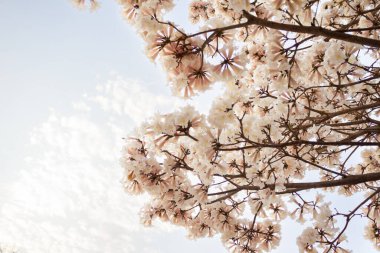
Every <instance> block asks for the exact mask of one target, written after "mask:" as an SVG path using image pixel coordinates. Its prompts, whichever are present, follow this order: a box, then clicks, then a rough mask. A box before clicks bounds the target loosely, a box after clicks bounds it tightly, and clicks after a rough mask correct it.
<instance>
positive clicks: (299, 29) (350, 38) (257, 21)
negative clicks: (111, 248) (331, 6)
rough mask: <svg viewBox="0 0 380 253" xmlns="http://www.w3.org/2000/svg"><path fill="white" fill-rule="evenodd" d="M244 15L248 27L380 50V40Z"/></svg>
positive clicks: (248, 14) (245, 12) (244, 13)
mask: <svg viewBox="0 0 380 253" xmlns="http://www.w3.org/2000/svg"><path fill="white" fill-rule="evenodd" d="M243 15H244V16H245V17H246V18H247V19H248V21H247V22H246V23H245V24H246V25H258V26H263V27H268V28H272V29H276V30H283V31H288V32H296V33H306V34H313V35H317V36H322V37H326V38H332V39H337V40H342V41H347V42H351V43H355V44H360V45H365V46H370V47H375V48H380V41H379V40H375V39H370V38H365V37H360V36H356V35H351V34H347V33H344V32H343V31H331V30H328V29H326V28H323V27H316V26H300V25H291V24H283V23H277V22H273V21H269V20H265V19H261V18H258V17H255V16H253V15H251V14H250V13H248V12H247V11H245V10H243Z"/></svg>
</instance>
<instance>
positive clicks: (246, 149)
mask: <svg viewBox="0 0 380 253" xmlns="http://www.w3.org/2000/svg"><path fill="white" fill-rule="evenodd" d="M119 2H120V4H121V5H122V8H123V13H124V16H125V17H126V19H127V20H128V22H130V23H131V24H132V25H133V26H134V27H135V29H136V31H137V33H138V34H139V35H140V36H141V37H142V38H143V39H144V41H145V43H146V44H145V45H146V53H147V56H148V57H149V58H150V59H152V60H153V61H156V62H159V63H160V64H161V66H162V67H163V69H164V70H165V72H166V73H167V80H168V83H169V85H170V87H171V88H172V90H173V94H174V95H176V96H181V97H184V98H191V97H192V96H195V95H196V94H198V93H200V92H203V91H205V90H207V89H209V88H210V87H211V86H212V85H213V84H214V83H216V82H219V83H222V84H223V87H224V88H223V89H224V93H223V94H222V95H221V96H219V97H217V98H215V100H214V101H213V105H212V108H211V110H210V111H209V113H208V115H201V114H199V113H198V112H196V111H195V110H194V109H193V108H192V107H189V106H188V107H184V108H180V109H178V110H177V111H175V112H173V113H170V114H165V115H157V116H155V117H154V118H152V119H150V120H148V121H147V122H146V123H145V124H143V125H141V126H140V127H139V128H138V129H137V130H136V132H135V133H133V134H132V135H131V138H129V139H128V141H127V143H126V146H125V149H124V152H123V158H122V165H123V167H124V168H125V179H124V185H125V188H126V190H127V191H128V192H131V193H136V194H138V193H141V192H147V193H149V195H150V196H151V197H152V201H151V202H149V203H148V204H147V206H146V207H145V208H144V209H143V211H142V221H143V223H144V224H146V225H150V224H151V223H152V220H153V219H155V218H159V219H161V220H164V221H169V222H171V223H173V224H178V225H181V226H183V227H186V228H187V229H188V231H189V235H190V237H192V238H197V237H204V236H213V235H214V234H217V233H219V234H221V236H222V240H223V242H224V243H225V245H226V246H227V247H228V248H230V249H231V251H232V252H262V251H270V250H271V249H273V248H275V247H276V246H277V245H278V244H279V240H280V223H281V220H283V219H284V218H286V217H287V216H289V217H291V218H294V219H295V220H296V221H298V222H301V223H304V222H308V225H309V226H308V227H307V228H305V230H304V231H303V232H302V234H301V235H300V236H299V237H298V239H297V245H298V246H299V249H300V252H318V251H319V250H320V251H323V252H330V251H331V252H348V251H347V250H346V249H345V248H344V242H345V240H346V235H345V231H346V228H347V226H348V223H349V222H350V221H351V220H352V219H353V218H357V216H358V214H359V213H360V212H361V213H360V214H361V216H362V217H365V218H366V219H367V220H368V222H369V225H368V228H367V230H366V232H365V235H366V237H367V238H368V239H370V240H372V241H373V242H374V243H375V245H376V247H378V248H380V221H379V206H380V202H379V201H380V200H379V198H380V196H379V192H380V190H379V188H378V187H379V185H378V180H380V171H379V168H380V152H379V145H380V144H379V132H380V121H379V120H378V116H379V113H380V110H379V109H380V93H379V92H380V89H379V79H380V74H379V73H380V65H379V58H380V55H379V52H380V50H379V48H380V41H379V40H380V29H379V25H378V24H380V17H379V10H380V5H379V3H377V1H374V0H340V1H337V0H327V1H320V0H270V1H264V0H262V1H260V0H258V1H257V0H256V1H246V0H241V1H233V0H222V1H216V0H194V1H191V2H190V4H189V15H188V16H189V19H190V21H191V22H192V23H193V24H194V25H198V26H199V32H196V33H187V32H186V31H185V30H184V29H182V28H181V27H180V26H179V25H177V24H175V23H174V22H171V21H166V20H165V15H166V14H167V13H168V12H169V11H171V10H172V9H173V7H174V3H173V1H171V0H119ZM358 154H361V156H362V159H361V160H360V159H358V158H357V157H358ZM355 157H356V158H355ZM310 175H313V178H314V179H315V181H312V182H305V178H310ZM309 189H313V191H312V193H310V194H307V197H305V196H304V194H303V193H304V191H305V190H309ZM323 191H334V192H338V193H339V194H343V195H345V196H351V195H353V194H355V193H357V192H363V193H364V195H365V197H366V198H365V199H364V200H363V202H361V203H354V206H353V207H352V210H351V211H350V212H348V213H343V212H339V211H333V210H337V209H336V208H337V207H335V206H334V207H333V204H332V203H329V202H327V201H323ZM355 204H356V205H355ZM342 220H343V222H342ZM344 222H346V223H345V225H343V226H341V227H340V226H339V224H341V223H343V224H344Z"/></svg>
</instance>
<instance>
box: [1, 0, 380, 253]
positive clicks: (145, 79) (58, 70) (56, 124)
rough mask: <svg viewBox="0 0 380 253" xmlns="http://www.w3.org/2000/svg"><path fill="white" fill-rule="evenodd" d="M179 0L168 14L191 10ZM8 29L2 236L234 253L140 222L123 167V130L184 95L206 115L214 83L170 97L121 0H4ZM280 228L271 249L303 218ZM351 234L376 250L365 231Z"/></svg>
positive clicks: (286, 247) (42, 244)
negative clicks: (95, 5) (87, 0)
mask: <svg viewBox="0 0 380 253" xmlns="http://www.w3.org/2000/svg"><path fill="white" fill-rule="evenodd" d="M181 3H182V4H180V6H179V7H178V11H177V14H174V15H173V16H172V18H174V19H179V20H180V19H183V18H182V16H183V15H181V11H182V13H183V11H185V10H186V6H185V5H184V4H183V2H181ZM0 32H1V40H0V88H1V92H0V117H1V119H2V120H1V124H0V140H1V145H0V173H1V177H0V213H1V214H0V246H1V245H6V246H7V247H16V248H18V249H19V250H20V252H27V253H34V252H36V253H37V252H39V253H41V252H43V253H45V252H54V253H60V252H65V253H70V252H75V253H76V252H78V253H79V252H80V253H86V252H95V253H96V252H113V253H133V252H152V253H156V252H157V253H172V252H173V253H174V252H178V249H179V248H180V250H181V252H183V253H190V252H227V251H226V249H225V248H224V247H223V246H222V245H221V243H220V242H219V239H218V238H213V239H210V238H207V239H201V240H196V241H194V240H189V239H187V237H186V232H185V231H184V229H181V228H178V227H175V226H171V225H168V224H163V223H159V222H156V223H155V224H154V226H153V227H152V228H146V227H143V226H142V225H141V224H140V223H139V215H138V211H139V209H140V208H141V207H142V205H143V203H144V202H146V201H147V200H148V196H140V197H132V196H129V195H128V194H126V193H125V192H124V191H123V189H122V184H121V179H122V175H123V171H122V169H121V167H120V166H119V159H120V150H121V148H122V145H123V139H122V138H123V137H126V136H127V135H128V133H129V132H131V131H132V130H133V128H134V127H136V126H137V125H138V124H139V123H141V122H142V121H143V120H144V119H146V118H148V117H149V116H150V115H153V114H154V113H157V112H166V111H171V110H173V109H174V108H176V107H178V106H180V105H183V104H185V103H190V104H192V105H194V106H195V107H196V108H197V109H198V110H200V111H202V112H204V113H207V110H208V108H209V106H210V103H211V101H212V99H211V98H212V97H213V96H215V94H217V93H218V92H219V91H218V90H215V91H210V92H208V93H206V94H204V95H202V96H200V97H197V98H196V99H194V100H192V101H187V102H184V101H180V100H179V99H175V98H173V97H172V96H171V94H170V90H169V88H168V86H167V85H166V84H165V75H164V74H163V73H162V71H161V70H160V68H159V66H157V65H155V64H154V63H152V62H151V61H149V60H148V59H147V57H146V56H145V55H144V49H143V42H142V40H141V39H140V38H138V36H137V35H136V34H135V32H134V31H133V29H131V27H130V26H129V25H128V24H127V23H126V22H125V21H124V20H123V19H122V17H121V14H120V8H119V6H118V5H117V4H116V1H103V2H102V5H101V8H99V9H98V10H97V11H96V12H93V13H91V12H89V11H84V10H78V9H76V8H74V7H73V5H72V4H71V3H70V1H69V0H60V1H47V0H34V1H27V0H20V1H14V0H2V1H0ZM283 227H284V228H287V230H283V241H282V244H281V247H280V248H279V249H278V250H276V251H275V252H284V251H286V252H297V248H296V245H295V237H296V236H297V235H296V233H295V232H297V231H300V228H301V227H300V225H295V224H293V223H292V222H291V221H286V222H285V224H284V226H283ZM357 227H360V224H359V225H357V226H356V225H354V226H353V228H352V229H353V230H351V231H353V233H355V229H356V228H357ZM361 231H362V230H360V237H362V232H361ZM351 244H352V248H353V249H354V252H360V251H361V252H371V251H373V248H372V247H371V246H370V245H369V244H368V243H367V242H364V243H363V241H361V240H360V239H357V238H354V239H353V241H352V243H351ZM356 249H360V251H357V250H356Z"/></svg>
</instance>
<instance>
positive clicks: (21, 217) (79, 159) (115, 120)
mask: <svg viewBox="0 0 380 253" xmlns="http://www.w3.org/2000/svg"><path fill="white" fill-rule="evenodd" d="M169 100H170V99H167V98H166V97H165V96H163V95H154V94H153V93H151V92H149V91H147V90H145V89H143V88H142V87H141V86H140V85H139V84H138V82H135V81H125V80H122V79H121V78H116V79H115V80H113V81H110V82H108V83H106V84H105V85H102V86H99V87H98V91H97V94H95V95H93V96H92V95H89V96H86V97H84V98H83V101H79V102H78V103H74V104H73V108H74V109H73V113H72V114H70V115H63V114H61V113H60V112H57V111H55V110H51V112H50V115H49V117H48V119H47V120H46V122H44V123H43V124H42V125H41V126H39V127H37V128H36V129H35V130H34V132H33V133H32V136H31V143H32V146H31V147H32V149H33V150H32V151H31V154H30V156H29V157H28V159H27V160H28V162H29V166H28V167H27V168H25V169H24V170H23V171H22V173H21V175H20V178H19V180H18V181H17V182H16V183H15V184H14V185H13V187H12V189H11V190H10V195H9V196H8V197H7V198H5V202H4V203H3V204H2V209H1V215H0V216H1V217H0V238H1V240H2V241H4V242H8V243H14V244H17V245H19V246H20V247H21V248H23V249H24V250H25V252H29V253H34V252H36V253H37V252H38V253H41V252H54V253H60V252H62V253H69V252H73V253H74V252H78V253H79V252H80V253H86V252H92V253H95V252H102V253H104V252H112V253H117V252H159V251H158V250H157V249H155V248H154V246H153V244H152V243H153V242H149V241H148V240H145V239H144V238H150V237H151V236H152V234H155V233H159V231H162V229H164V230H166V228H167V226H158V227H156V228H155V229H153V230H146V229H143V228H142V227H141V225H140V224H139V220H138V210H139V208H140V207H141V204H142V202H143V199H142V197H140V198H137V197H131V196H128V195H127V194H125V193H124V192H123V190H122V187H121V184H120V183H119V181H120V179H121V177H122V171H121V168H120V166H119V164H118V159H119V154H120V149H121V146H122V137H123V136H125V135H126V134H127V133H128V131H130V130H131V129H132V126H133V125H135V124H136V123H138V122H141V121H142V120H143V119H144V118H146V116H147V115H148V114H153V113H154V112H155V111H156V110H157V108H165V107H166V108H168V107H171V106H170V102H168V101H169Z"/></svg>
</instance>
